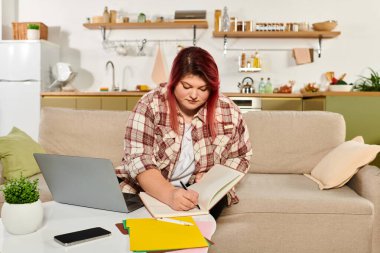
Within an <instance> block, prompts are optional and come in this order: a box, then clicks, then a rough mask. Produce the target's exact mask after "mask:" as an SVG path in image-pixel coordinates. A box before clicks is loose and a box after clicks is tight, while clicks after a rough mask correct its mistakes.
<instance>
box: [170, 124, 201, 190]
mask: <svg viewBox="0 0 380 253" xmlns="http://www.w3.org/2000/svg"><path fill="white" fill-rule="evenodd" d="M191 130H192V127H191V124H185V133H184V135H183V139H182V144H181V154H180V155H179V159H178V162H177V165H176V167H175V168H174V171H173V174H172V176H171V179H170V181H171V183H172V184H173V185H174V186H177V187H181V183H180V181H182V183H184V184H187V183H188V182H189V179H190V177H191V175H192V174H193V172H194V170H195V164H194V148H193V140H192V138H191Z"/></svg>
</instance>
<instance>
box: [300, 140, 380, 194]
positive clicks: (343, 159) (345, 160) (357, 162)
mask: <svg viewBox="0 0 380 253" xmlns="http://www.w3.org/2000/svg"><path fill="white" fill-rule="evenodd" d="M379 152H380V145H368V144H364V139H363V137H361V136H358V137H356V138H354V139H352V140H350V141H346V142H344V143H342V144H341V145H339V146H338V147H336V148H335V149H333V150H332V151H331V152H329V153H328V154H327V155H326V156H325V157H324V158H323V159H322V160H321V161H320V162H319V163H318V164H317V166H315V168H314V169H313V170H312V171H311V175H305V176H307V177H309V178H310V179H312V180H313V181H315V182H316V183H317V184H318V186H319V189H321V190H323V189H331V188H338V187H341V186H343V185H344V184H345V183H347V182H348V180H350V179H351V177H352V176H353V175H355V173H356V172H358V171H359V169H360V168H361V167H362V166H364V165H367V164H368V163H370V162H372V161H373V160H374V159H375V158H376V156H377V153H379Z"/></svg>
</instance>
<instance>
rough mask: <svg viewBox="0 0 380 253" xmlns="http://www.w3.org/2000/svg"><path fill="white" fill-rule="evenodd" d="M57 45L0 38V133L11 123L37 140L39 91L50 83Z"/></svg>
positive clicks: (57, 53)
mask: <svg viewBox="0 0 380 253" xmlns="http://www.w3.org/2000/svg"><path fill="white" fill-rule="evenodd" d="M58 61H59V46H58V45H56V44H53V43H51V42H48V41H43V40H33V41H32V40H30V41H28V40H17V41H15V40H2V41H0V136H4V135H7V134H8V133H9V132H10V130H11V129H12V127H14V126H15V127H17V128H19V129H21V130H22V131H24V132H26V133H27V134H28V135H29V136H31V137H32V138H33V139H34V140H36V141H37V140H38V133H39V131H38V129H39V123H40V108H41V97H40V93H41V91H43V90H46V89H47V87H48V86H49V85H50V84H51V83H52V81H53V80H52V78H51V69H52V67H53V65H55V64H56V63H57V62H58Z"/></svg>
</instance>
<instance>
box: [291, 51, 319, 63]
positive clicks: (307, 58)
mask: <svg viewBox="0 0 380 253" xmlns="http://www.w3.org/2000/svg"><path fill="white" fill-rule="evenodd" d="M312 50H313V49H312V48H311V49H310V48H293V56H294V59H295V60H296V63H297V65H300V64H306V63H312V62H313V57H312V55H313V52H314V51H312Z"/></svg>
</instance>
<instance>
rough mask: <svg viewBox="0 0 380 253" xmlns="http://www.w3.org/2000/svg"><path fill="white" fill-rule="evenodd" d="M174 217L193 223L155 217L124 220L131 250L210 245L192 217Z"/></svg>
mask: <svg viewBox="0 0 380 253" xmlns="http://www.w3.org/2000/svg"><path fill="white" fill-rule="evenodd" d="M172 219H174V220H178V221H184V222H188V223H191V224H193V225H192V226H186V225H181V224H176V223H171V222H163V221H159V220H157V219H154V218H141V219H128V220H124V221H123V225H124V228H125V229H127V230H128V233H129V238H130V250H131V251H134V252H147V251H165V250H179V249H191V248H204V247H208V246H209V244H208V242H207V240H206V239H205V238H204V237H203V235H202V233H201V231H200V230H199V228H198V226H197V225H196V224H195V222H194V220H193V218H192V217H173V218H172Z"/></svg>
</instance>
